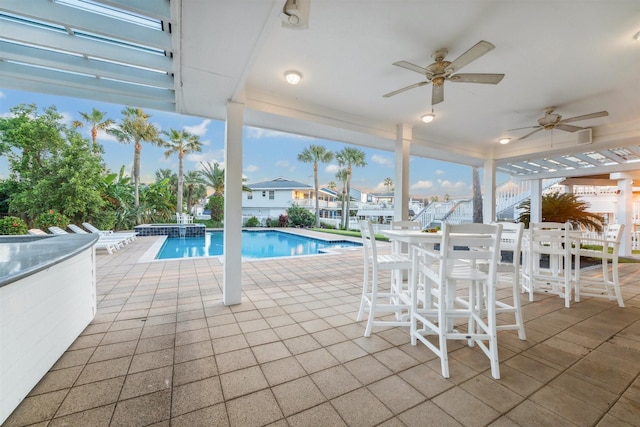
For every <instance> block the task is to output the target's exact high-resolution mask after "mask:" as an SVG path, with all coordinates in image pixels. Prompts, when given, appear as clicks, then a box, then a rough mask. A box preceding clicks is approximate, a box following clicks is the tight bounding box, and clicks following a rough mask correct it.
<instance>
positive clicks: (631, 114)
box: [0, 0, 640, 172]
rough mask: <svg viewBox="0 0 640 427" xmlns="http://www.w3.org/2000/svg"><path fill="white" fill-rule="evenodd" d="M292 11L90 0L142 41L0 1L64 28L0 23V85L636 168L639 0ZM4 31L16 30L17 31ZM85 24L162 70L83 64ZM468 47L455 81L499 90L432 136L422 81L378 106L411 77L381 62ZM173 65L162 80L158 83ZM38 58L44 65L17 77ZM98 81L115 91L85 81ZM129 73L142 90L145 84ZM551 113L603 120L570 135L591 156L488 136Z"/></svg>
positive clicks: (424, 152)
mask: <svg viewBox="0 0 640 427" xmlns="http://www.w3.org/2000/svg"><path fill="white" fill-rule="evenodd" d="M298 1H299V2H302V5H304V4H306V2H309V1H310V4H309V5H310V11H309V12H310V13H309V21H308V28H307V29H291V28H285V27H283V26H282V23H281V18H280V12H281V11H282V7H283V5H284V3H285V2H284V0H242V1H238V0H224V1H222V0H182V1H179V0H172V1H171V2H170V3H169V2H168V1H167V0H147V1H145V2H135V1H133V0H109V1H106V0H105V1H96V2H95V3H100V4H105V5H113V6H117V7H118V8H122V9H126V10H131V11H136V12H138V13H142V14H144V15H149V16H153V17H155V18H157V19H158V20H159V21H161V30H156V31H155V35H154V34H147V33H149V31H148V30H135V29H134V26H132V25H131V24H127V23H122V22H120V23H117V22H115V21H114V22H110V20H109V18H107V17H104V16H97V17H95V16H94V17H92V18H91V19H87V16H74V14H73V13H69V10H71V8H70V7H69V6H67V5H65V4H61V2H52V1H49V0H31V1H29V2H28V3H27V2H24V1H22V0H3V2H2V3H0V13H5V14H6V15H8V16H10V17H14V18H15V17H16V16H19V17H25V18H28V19H37V20H42V21H47V22H53V23H58V24H62V25H63V26H64V27H65V29H66V32H67V34H66V38H65V37H62V38H55V37H43V35H42V34H41V33H37V32H36V33H34V34H31V33H29V32H28V31H22V30H20V31H17V30H16V28H18V27H16V28H14V27H11V28H9V25H8V24H7V22H9V21H6V22H3V23H2V25H0V55H1V56H0V59H4V60H5V61H4V62H2V61H0V78H2V82H3V83H2V84H0V85H1V86H3V87H7V88H18V89H24V90H35V91H43V92H49V93H59V92H62V93H63V94H68V95H71V96H82V97H88V98H93V99H99V100H106V101H109V102H116V103H121V104H125V105H138V106H141V107H145V108H157V109H166V110H172V111H177V112H179V113H183V114H189V115H198V116H203V117H211V118H215V119H224V117H225V105H226V103H227V102H228V101H229V100H232V101H236V102H242V103H244V104H245V106H246V111H245V121H246V123H247V124H248V125H253V126H259V127H265V128H271V129H277V130H282V131H289V132H296V133H301V134H305V135H311V136H317V137H321V138H326V139H333V140H339V141H345V142H350V143H354V144H358V145H362V146H370V147H374V148H380V149H386V150H393V146H394V144H393V141H394V140H395V139H396V133H397V131H396V129H397V126H398V125H400V124H404V125H408V126H411V127H412V130H413V142H412V148H411V153H412V154H413V155H419V156H425V157H432V158H437V159H441V160H447V161H454V162H459V163H464V164H468V165H482V164H483V163H484V161H485V159H492V158H493V159H496V160H497V162H498V165H499V166H501V167H502V166H504V167H505V168H507V167H508V166H507V164H508V163H514V162H522V161H525V160H532V159H538V158H541V157H542V158H547V159H549V158H556V159H560V158H561V156H562V155H567V154H569V153H578V152H579V153H582V152H585V151H600V152H602V151H603V150H605V151H606V150H607V149H611V148H617V147H630V149H629V150H628V152H629V153H631V154H630V155H629V156H628V158H627V159H624V156H623V158H622V160H629V159H631V160H634V159H635V158H638V157H639V156H638V154H640V152H639V151H638V145H639V144H640V41H636V40H634V39H633V36H634V34H636V33H637V32H638V31H640V1H638V0H616V1H614V2H612V1H607V0H601V1H596V0H592V1H578V0H575V1H574V0H549V1H544V0H520V1H513V0H504V1H479V0H455V1H451V0H447V1H444V0H438V1H436V0H415V1H401V0H394V1H391V0H390V1H382V0H298ZM25 3H26V4H28V6H25ZM36 3H37V4H38V5H37V6H36V5H35V4H36ZM141 5H142V6H141ZM140 7H144V8H145V9H146V10H140ZM0 18H2V16H0ZM5 18H6V16H5ZM105 20H106V21H109V22H104V21H105ZM0 22H2V21H0ZM10 24H11V26H22V27H25V25H24V23H22V22H15V19H14V20H13V21H12V22H10ZM168 24H171V25H168ZM83 26H84V27H85V29H86V31H90V32H95V33H99V34H101V35H103V36H105V37H110V38H114V39H116V40H122V39H129V40H124V41H128V42H135V43H139V44H143V45H145V46H151V47H153V48H154V49H159V50H160V52H161V53H163V55H160V56H159V57H157V58H154V57H153V56H154V55H153V54H150V53H148V52H143V53H139V54H136V55H130V54H129V55H128V56H126V57H125V56H120V57H119V58H118V59H117V61H118V64H117V65H118V66H121V65H122V64H127V65H131V64H132V63H135V61H139V63H138V66H140V65H145V64H146V67H148V68H153V69H154V70H157V71H160V72H159V73H158V72H152V71H149V70H147V69H136V70H134V71H127V72H124V71H123V70H119V69H117V67H116V65H109V66H106V65H105V64H104V63H102V64H98V65H95V64H94V65H93V66H90V67H87V66H86V64H85V63H86V62H91V61H92V58H93V57H95V56H100V55H103V54H104V55H105V56H107V57H108V54H109V53H108V49H105V48H103V47H98V46H97V45H95V44H91V43H89V44H78V43H76V42H75V41H73V40H72V39H77V38H78V37H74V36H77V32H76V31H77V28H79V27H83ZM38 31H42V30H41V29H39V30H38ZM169 31H170V32H169ZM480 40H486V41H489V42H491V43H493V44H494V45H495V46H496V48H495V49H494V50H492V51H490V52H488V53H487V54H486V55H484V56H482V57H481V58H479V59H478V60H476V61H474V62H472V63H471V64H469V65H467V66H466V67H465V68H464V70H463V72H464V73H504V74H505V77H504V79H503V80H502V82H501V83H499V84H498V85H495V86H494V85H482V84H469V83H454V82H451V81H448V82H446V83H445V89H444V92H445V100H444V102H443V103H441V104H438V105H436V106H435V108H434V110H435V114H436V119H435V120H434V121H433V122H432V123H430V124H424V123H422V122H421V121H420V119H419V117H420V115H422V114H424V113H427V112H430V111H431V105H430V100H431V85H427V86H423V87H419V88H416V89H413V90H410V91H407V92H404V93H401V94H398V95H396V96H394V97H391V98H383V97H382V95H383V94H385V93H387V92H390V91H393V90H395V89H399V88H401V87H404V86H408V85H410V84H413V83H417V82H419V81H421V80H423V78H422V77H421V76H420V75H419V74H417V73H414V72H411V71H408V70H406V69H403V68H400V67H396V66H393V65H392V63H393V62H396V61H399V60H406V61H409V62H412V63H415V64H417V65H420V66H423V67H424V66H427V65H428V64H430V63H432V62H433V59H432V58H431V53H432V52H433V51H434V50H436V49H439V48H447V49H448V50H449V55H448V56H447V58H446V59H447V60H453V59H454V58H456V57H458V56H459V55H461V54H462V53H464V52H465V51H466V50H467V49H469V48H470V47H471V46H473V45H474V44H476V43H477V42H478V41H480ZM92 42H93V43H98V41H95V40H92ZM23 43H26V44H27V45H28V46H25V45H23ZM45 45H47V46H45ZM69 46H73V49H71V48H69ZM42 47H47V48H49V49H51V48H54V49H56V50H57V51H63V52H67V51H72V50H73V51H77V52H78V53H80V54H84V55H85V57H84V59H82V58H80V59H78V58H70V59H69V57H67V58H66V59H64V58H62V59H61V58H59V57H57V56H56V55H61V53H60V52H56V53H55V54H54V53H51V52H46V53H45V52H43V51H41V50H39V49H41V48H42ZM83 49H84V51H83ZM164 53H166V56H165V55H164ZM48 55H53V56H52V57H51V58H48ZM155 56H158V55H157V54H155ZM171 56H173V61H172V65H171V67H172V72H173V73H169V74H167V70H165V68H166V67H167V63H169V64H170V61H171ZM43 58H44V59H48V61H46V62H45V60H44V59H43ZM38 61H40V66H41V67H43V66H44V67H45V68H44V69H31V71H28V70H27V69H26V68H25V69H22V68H21V67H25V66H29V65H34V64H33V63H34V62H35V63H37V62H38ZM83 61H84V62H83ZM42 62H44V63H45V65H42ZM140 62H141V63H142V64H140ZM70 64H73V66H74V67H76V68H75V71H74V72H77V73H84V74H87V76H85V75H84V74H83V75H82V76H76V75H73V76H72V78H70V77H69V75H66V76H65V77H64V78H61V77H60V75H56V74H54V73H53V71H52V69H55V68H56V67H59V68H62V69H65V68H66V69H67V71H69V68H70V67H71V65H70ZM35 65H38V64H35ZM83 66H84V67H87V68H81V67H83ZM109 67H116V69H113V70H108V68H109ZM78 69H82V70H83V71H77V70H78ZM103 69H104V70H103ZM290 69H294V70H297V71H299V72H301V73H302V75H303V78H302V81H301V82H300V84H299V85H297V86H291V85H288V84H287V83H286V82H285V80H284V72H285V71H286V70H290ZM107 71H110V72H112V74H113V76H112V78H113V79H114V81H108V82H107V81H105V78H104V76H102V77H103V78H102V79H95V78H92V77H91V76H101V73H106V72H107ZM163 72H164V73H163ZM171 74H173V75H174V76H175V77H174V79H173V81H172V76H171ZM115 76H119V77H115ZM81 77H82V78H81ZM107 77H108V76H107ZM134 77H137V78H138V79H140V80H144V79H145V78H148V79H149V80H147V81H148V82H149V83H148V86H140V85H139V83H137V82H135V81H132V80H133V79H134ZM132 83H133V84H135V85H136V86H134V87H133V88H132V87H130V85H131V84H132ZM548 106H556V107H557V110H556V112H557V113H559V114H561V115H562V116H563V117H564V118H569V117H574V116H579V115H583V114H588V113H593V112H597V111H601V110H607V111H608V112H609V116H608V117H602V118H597V119H593V120H587V121H580V122H575V123H572V124H573V125H577V126H582V127H592V128H593V135H594V138H593V140H594V142H593V144H589V145H578V144H577V142H576V135H575V134H571V133H567V132H563V131H560V130H553V131H540V132H538V133H536V134H535V135H533V136H531V137H530V138H527V139H526V140H523V141H517V142H512V143H510V144H508V145H506V146H502V145H500V144H499V143H498V139H499V138H500V137H504V136H510V137H512V138H518V137H520V136H523V135H524V134H526V133H527V132H528V130H526V129H525V130H520V131H511V132H507V131H506V130H507V129H512V128H520V127H525V126H534V125H536V124H537V122H536V121H537V119H538V118H540V117H541V116H542V115H543V111H544V109H545V108H546V107H548ZM618 163H620V162H618ZM521 164H526V163H521ZM597 164H598V163H597V162H595V164H594V166H596V165H597ZM568 166H569V167H574V166H575V165H571V164H569V165H568ZM625 167H627V168H632V167H633V166H629V165H627V166H625ZM548 168H549V165H548V164H547V165H546V166H544V167H543V168H542V170H547V169H548ZM551 169H553V168H551ZM511 170H514V169H511ZM529 172H531V171H529ZM534 172H536V171H534ZM537 172H539V170H538V171H537ZM599 172H600V170H599Z"/></svg>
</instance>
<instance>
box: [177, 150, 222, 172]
mask: <svg viewBox="0 0 640 427" xmlns="http://www.w3.org/2000/svg"><path fill="white" fill-rule="evenodd" d="M186 157H187V160H189V161H190V162H194V163H198V164H197V165H196V169H198V170H200V169H202V167H201V166H200V162H203V163H207V162H211V163H218V164H219V165H222V163H223V160H218V159H224V151H223V150H209V151H202V152H200V153H189V154H187V156H186Z"/></svg>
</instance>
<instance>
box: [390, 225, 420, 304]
mask: <svg viewBox="0 0 640 427" xmlns="http://www.w3.org/2000/svg"><path fill="white" fill-rule="evenodd" d="M389 226H390V228H391V230H420V229H421V228H422V227H421V225H420V223H419V222H418V221H391V223H390V224H389ZM391 251H392V252H391V253H393V254H396V255H399V254H401V255H404V256H406V257H407V258H410V256H411V255H410V254H409V245H407V244H406V243H402V242H398V241H394V242H392V246H391ZM395 274H398V275H399V278H398V279H397V280H393V281H392V284H393V285H400V287H399V288H393V289H392V291H393V292H395V293H397V294H404V295H407V297H408V295H409V289H405V287H404V279H405V278H406V277H404V274H403V272H402V271H397V272H396V273H395Z"/></svg>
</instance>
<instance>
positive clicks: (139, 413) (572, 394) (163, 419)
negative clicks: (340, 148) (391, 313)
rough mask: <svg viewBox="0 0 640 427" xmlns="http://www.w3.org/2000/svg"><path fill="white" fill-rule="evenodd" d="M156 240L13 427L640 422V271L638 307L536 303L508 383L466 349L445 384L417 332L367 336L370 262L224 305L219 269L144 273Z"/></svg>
mask: <svg viewBox="0 0 640 427" xmlns="http://www.w3.org/2000/svg"><path fill="white" fill-rule="evenodd" d="M155 240H156V238H155V237H145V238H138V239H137V240H136V242H135V243H134V244H133V245H129V246H127V247H126V248H125V249H124V250H120V251H118V252H117V253H116V254H114V255H107V254H106V253H105V252H102V251H100V252H98V253H99V255H98V268H97V276H98V307H99V309H98V313H97V315H96V317H95V319H94V320H93V322H92V323H91V324H90V325H89V326H88V327H87V329H86V330H85V331H84V332H83V334H82V335H81V336H80V337H79V338H78V339H77V340H76V342H75V343H74V344H73V345H72V346H71V347H70V348H69V349H68V351H67V352H66V353H65V354H64V355H63V356H62V357H61V358H60V359H59V360H58V362H57V363H56V364H55V366H54V367H53V368H52V369H51V371H50V372H49V373H48V374H47V375H46V376H45V377H44V378H43V379H42V381H40V383H39V384H38V385H37V386H36V387H35V388H34V389H33V390H32V392H31V393H30V394H29V396H28V397H27V398H26V399H25V400H24V401H23V403H22V404H21V405H20V406H19V407H18V408H17V409H16V411H14V413H13V414H12V415H11V416H10V417H9V419H7V421H6V422H5V424H4V426H7V427H9V426H26V425H35V426H52V427H53V426H63V425H65V426H90V427H98V426H147V425H152V426H224V425H231V426H252V425H273V426H288V425H289V426H334V425H336V426H338V425H349V426H359V425H361V426H369V425H385V426H402V425H407V426H429V425H434V426H459V425H464V426H484V425H493V426H545V425H547V426H567V425H577V426H590V425H599V426H611V425H615V426H628V425H640V379H639V378H638V374H639V373H640V296H639V294H640V274H639V272H640V264H624V265H621V268H620V272H621V280H622V282H623V283H624V285H623V293H624V299H625V303H626V305H627V307H626V308H618V307H617V305H616V304H615V303H614V302H609V301H605V300H600V299H598V300H595V299H587V298H585V299H583V301H582V302H580V303H574V304H573V305H572V307H571V308H570V309H565V308H564V307H563V301H562V299H561V298H558V297H555V296H547V295H536V301H535V302H533V303H529V302H528V301H525V304H526V305H525V307H524V315H525V319H526V330H527V338H528V339H527V341H520V340H519V339H518V338H517V335H516V334H515V332H514V331H509V332H506V331H505V332H501V333H500V335H499V343H500V344H499V345H500V358H501V374H502V379H501V380H499V381H496V380H493V379H492V378H491V375H490V372H489V363H488V360H487V359H486V358H485V356H484V355H481V354H480V353H479V350H478V349H474V348H469V347H466V346H457V347H455V350H454V351H452V352H451V354H450V357H451V362H450V366H451V378H450V379H444V378H442V376H441V375H440V370H439V369H440V367H439V361H438V360H437V359H436V358H435V357H434V355H433V354H432V353H431V352H430V351H429V350H428V349H427V348H426V347H424V346H422V345H421V344H419V345H418V346H416V347H412V346H411V345H410V343H409V337H408V334H407V331H406V330H403V329H402V328H387V329H380V328H374V333H373V334H372V336H371V337H370V338H364V337H363V336H362V334H363V332H364V322H359V323H356V322H355V314H356V311H357V307H358V303H359V294H360V290H361V283H360V280H361V277H362V251H361V250H351V251H346V252H345V253H344V254H341V255H323V256H314V257H300V258H287V259H273V260H259V261H253V262H246V263H244V265H243V278H242V286H243V299H242V304H240V305H236V306H232V307H225V306H223V305H222V303H221V288H220V284H221V281H222V266H221V264H220V262H219V261H218V260H217V259H198V260H181V261H165V262H138V260H139V259H140V258H141V257H142V255H143V254H144V253H145V252H146V250H147V249H148V248H149V247H150V246H151V245H152V244H153V242H154V241H155ZM383 280H384V279H383ZM503 285H504V286H505V287H506V286H509V285H508V284H503ZM504 295H507V294H504ZM524 299H525V300H526V299H527V298H524Z"/></svg>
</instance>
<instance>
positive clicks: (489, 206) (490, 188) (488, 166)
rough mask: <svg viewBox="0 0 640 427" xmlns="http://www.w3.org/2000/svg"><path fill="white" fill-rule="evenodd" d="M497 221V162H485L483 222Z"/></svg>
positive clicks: (488, 160)
mask: <svg viewBox="0 0 640 427" xmlns="http://www.w3.org/2000/svg"><path fill="white" fill-rule="evenodd" d="M495 220H496V161H495V160H493V159H487V160H485V162H484V173H483V176H482V222H484V223H485V224H489V223H491V222H493V221H495Z"/></svg>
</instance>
